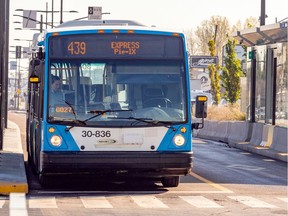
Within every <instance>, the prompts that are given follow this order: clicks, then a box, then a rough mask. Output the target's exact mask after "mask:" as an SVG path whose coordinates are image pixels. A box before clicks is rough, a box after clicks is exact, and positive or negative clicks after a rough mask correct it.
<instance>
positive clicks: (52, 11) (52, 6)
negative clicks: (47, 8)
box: [51, 0, 54, 28]
mask: <svg viewBox="0 0 288 216" xmlns="http://www.w3.org/2000/svg"><path fill="white" fill-rule="evenodd" d="M51 16H52V22H51V24H52V28H53V26H54V0H52V14H51Z"/></svg>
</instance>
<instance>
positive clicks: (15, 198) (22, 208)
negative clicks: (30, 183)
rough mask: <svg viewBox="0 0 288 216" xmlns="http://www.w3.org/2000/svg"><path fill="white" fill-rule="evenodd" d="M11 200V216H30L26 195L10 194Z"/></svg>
mask: <svg viewBox="0 0 288 216" xmlns="http://www.w3.org/2000/svg"><path fill="white" fill-rule="evenodd" d="M9 199H10V201H9V215H10V216H28V212H27V209H26V196H25V193H10V195H9Z"/></svg>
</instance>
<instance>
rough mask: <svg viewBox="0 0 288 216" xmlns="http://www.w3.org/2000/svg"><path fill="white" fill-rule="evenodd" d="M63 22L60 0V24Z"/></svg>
mask: <svg viewBox="0 0 288 216" xmlns="http://www.w3.org/2000/svg"><path fill="white" fill-rule="evenodd" d="M61 23H63V0H61V4H60V24H61Z"/></svg>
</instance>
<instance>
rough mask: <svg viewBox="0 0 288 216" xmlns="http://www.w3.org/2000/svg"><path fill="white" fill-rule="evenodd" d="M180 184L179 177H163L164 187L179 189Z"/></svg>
mask: <svg viewBox="0 0 288 216" xmlns="http://www.w3.org/2000/svg"><path fill="white" fill-rule="evenodd" d="M179 182H180V177H179V176H171V177H163V178H162V179H161V183H162V185H163V186H164V187H177V186H178V185H179Z"/></svg>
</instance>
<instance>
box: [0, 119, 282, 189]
mask: <svg viewBox="0 0 288 216" xmlns="http://www.w3.org/2000/svg"><path fill="white" fill-rule="evenodd" d="M16 123H17V122H16ZM16 123H15V122H12V121H9V120H8V127H7V128H5V130H4V138H3V149H2V150H0V194H2V195H9V194H10V193H13V192H18V193H26V194H27V193H28V183H27V176H26V172H25V166H24V154H23V148H22V142H21V133H20V129H19V127H18V125H17V124H16ZM239 146H241V145H235V146H233V147H235V148H240V147H239ZM245 150H246V149H245ZM246 151H249V149H247V150H246ZM251 152H253V153H255V154H257V151H256V152H255V151H251ZM271 155H273V154H271ZM269 156H270V155H269ZM275 159H277V158H275Z"/></svg>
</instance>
